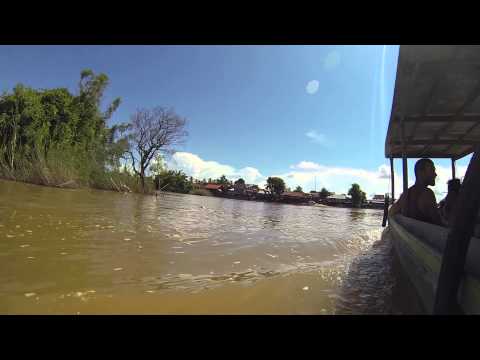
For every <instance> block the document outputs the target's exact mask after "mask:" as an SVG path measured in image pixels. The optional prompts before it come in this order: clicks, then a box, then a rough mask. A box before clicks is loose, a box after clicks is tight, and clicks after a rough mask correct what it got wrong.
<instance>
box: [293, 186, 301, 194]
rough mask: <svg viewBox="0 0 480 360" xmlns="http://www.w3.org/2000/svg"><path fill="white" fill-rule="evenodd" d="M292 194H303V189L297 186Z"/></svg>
mask: <svg viewBox="0 0 480 360" xmlns="http://www.w3.org/2000/svg"><path fill="white" fill-rule="evenodd" d="M293 191H294V192H303V189H302V187H301V186H300V185H298V186H297V187H296V188H295V190H293Z"/></svg>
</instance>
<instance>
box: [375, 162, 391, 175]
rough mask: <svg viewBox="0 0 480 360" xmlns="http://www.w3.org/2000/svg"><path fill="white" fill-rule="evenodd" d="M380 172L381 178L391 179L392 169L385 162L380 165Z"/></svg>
mask: <svg viewBox="0 0 480 360" xmlns="http://www.w3.org/2000/svg"><path fill="white" fill-rule="evenodd" d="M378 173H379V176H380V179H390V176H391V171H390V167H389V166H387V165H385V164H383V165H380V166H379V167H378Z"/></svg>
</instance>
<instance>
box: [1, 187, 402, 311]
mask: <svg viewBox="0 0 480 360" xmlns="http://www.w3.org/2000/svg"><path fill="white" fill-rule="evenodd" d="M382 215H383V213H382V212H381V211H378V210H369V209H344V208H333V207H320V206H294V205H286V204H272V203H263V202H253V201H243V200H231V199H222V198H215V197H202V196H195V195H182V194H166V195H164V196H161V197H158V198H155V197H153V196H143V195H139V194H119V193H115V192H108V191H99V190H89V189H56V188H49V187H42V186H36V185H30V184H24V183H17V182H11V181H3V180H0V264H1V265H0V313H1V314H365V313H374V314H382V313H389V312H390V311H391V310H390V294H391V289H392V286H393V280H392V278H391V276H390V265H389V264H390V245H389V244H388V243H386V242H382V241H379V240H380V236H381V232H382V230H383V229H382V227H381V221H382Z"/></svg>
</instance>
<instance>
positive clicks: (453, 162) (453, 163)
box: [452, 158, 455, 179]
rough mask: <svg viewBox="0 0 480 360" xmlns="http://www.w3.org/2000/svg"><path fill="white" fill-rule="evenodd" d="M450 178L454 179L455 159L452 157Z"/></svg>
mask: <svg viewBox="0 0 480 360" xmlns="http://www.w3.org/2000/svg"><path fill="white" fill-rule="evenodd" d="M452 179H455V159H453V158H452Z"/></svg>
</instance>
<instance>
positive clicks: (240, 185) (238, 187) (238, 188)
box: [234, 178, 246, 194]
mask: <svg viewBox="0 0 480 360" xmlns="http://www.w3.org/2000/svg"><path fill="white" fill-rule="evenodd" d="M234 188H235V192H236V193H240V194H243V193H245V190H246V186H245V180H243V179H242V178H240V179H238V180H237V181H235V183H234Z"/></svg>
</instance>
